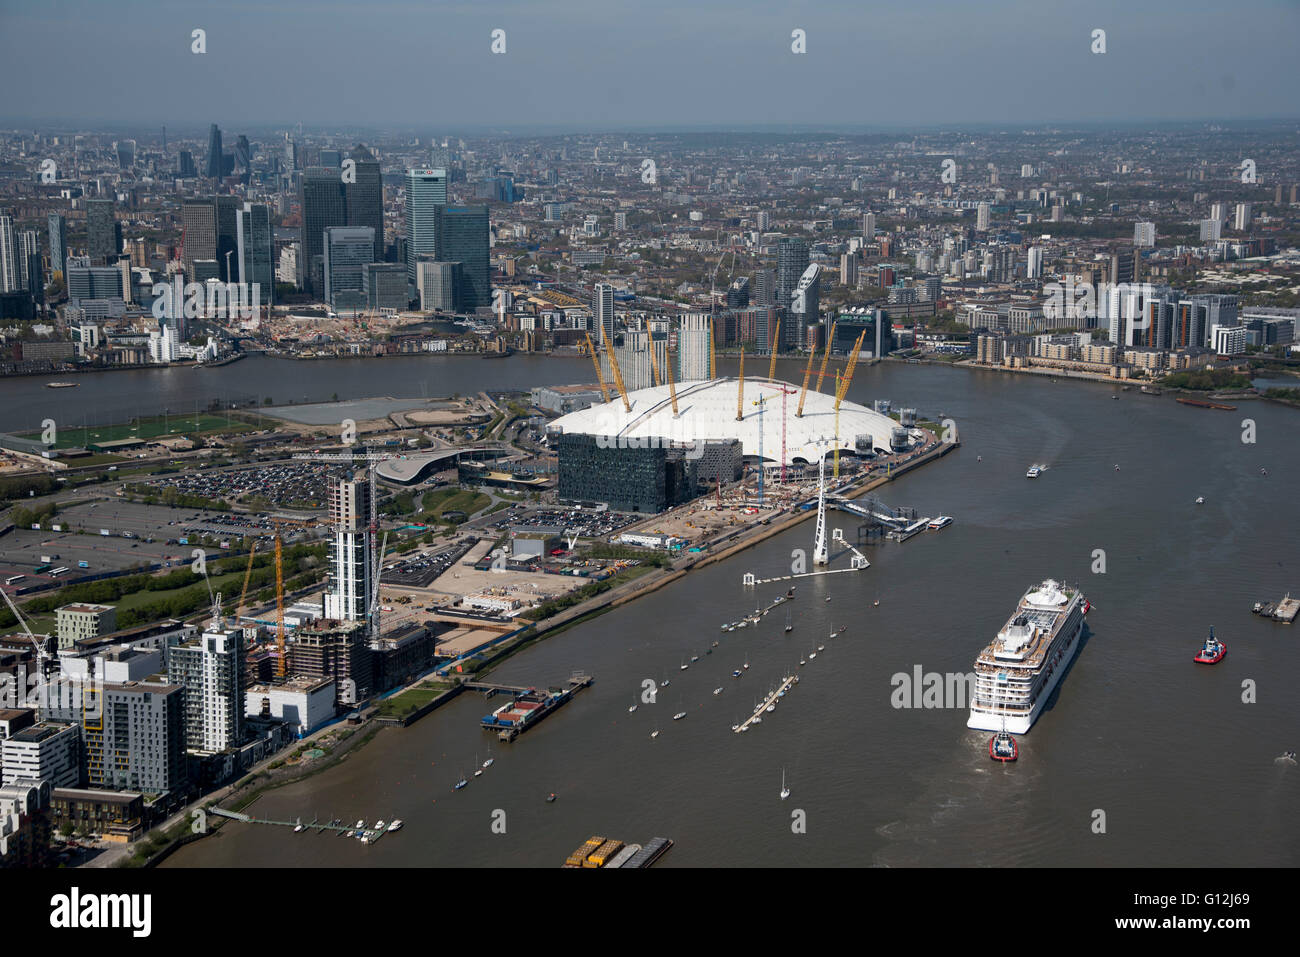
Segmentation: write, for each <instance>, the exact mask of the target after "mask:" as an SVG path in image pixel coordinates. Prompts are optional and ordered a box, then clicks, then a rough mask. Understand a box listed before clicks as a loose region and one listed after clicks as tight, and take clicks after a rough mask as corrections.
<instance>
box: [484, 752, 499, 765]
mask: <svg viewBox="0 0 1300 957" xmlns="http://www.w3.org/2000/svg"><path fill="white" fill-rule="evenodd" d="M496 762H497V759H496V758H494V757H492V752H491V751H489V752H488V759H487V760H486V761H484V762H483V767H484V768H490V767H492V765H494V764H496Z"/></svg>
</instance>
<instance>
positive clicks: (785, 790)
mask: <svg viewBox="0 0 1300 957" xmlns="http://www.w3.org/2000/svg"><path fill="white" fill-rule="evenodd" d="M789 796H790V789H789V788H788V787H786V786H785V768H782V769H781V800H782V801H784V800H785V799H786V798H788V797H789Z"/></svg>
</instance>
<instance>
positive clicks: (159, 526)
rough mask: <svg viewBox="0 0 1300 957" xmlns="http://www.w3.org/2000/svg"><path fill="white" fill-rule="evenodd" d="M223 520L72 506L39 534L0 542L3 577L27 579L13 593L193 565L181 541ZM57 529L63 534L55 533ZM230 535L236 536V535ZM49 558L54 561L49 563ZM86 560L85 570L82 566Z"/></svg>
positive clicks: (20, 531) (133, 507) (107, 504)
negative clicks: (46, 570)
mask: <svg viewBox="0 0 1300 957" xmlns="http://www.w3.org/2000/svg"><path fill="white" fill-rule="evenodd" d="M218 517H220V516H217V515H214V513H210V512H197V511H195V510H194V509H183V508H168V507H166V506H148V505H142V504H139V503H132V502H125V501H121V500H119V499H112V500H108V501H99V502H88V503H84V504H79V505H72V506H68V507H65V508H64V509H62V510H61V511H60V512H59V514H58V515H56V516H54V518H53V519H52V520H50V521H48V522H46V523H44V527H43V528H41V529H40V530H35V529H30V528H16V529H14V530H13V531H12V532H10V533H9V534H8V535H5V536H4V537H2V538H0V578H3V579H8V578H12V577H14V576H16V575H23V576H24V577H23V578H22V579H21V580H20V581H18V582H15V583H14V584H12V585H10V586H7V587H6V589H5V590H6V591H8V592H9V593H10V594H13V593H14V592H15V591H17V590H19V589H25V588H30V587H31V586H32V585H39V584H42V583H49V582H56V581H58V582H67V581H69V580H73V579H77V578H83V577H86V576H88V575H98V574H102V573H104V572H114V571H123V570H126V569H133V568H140V569H141V570H143V569H145V568H148V567H151V566H153V565H161V566H163V567H167V563H169V562H170V563H171V567H176V566H177V565H181V564H188V562H189V561H190V551H191V549H190V547H189V546H184V545H181V544H180V543H179V539H181V538H188V537H189V531H190V528H191V526H192V525H196V524H203V523H204V521H205V520H208V521H210V520H211V519H212V518H218ZM196 519H197V521H196ZM55 525H57V526H59V528H60V529H61V530H60V531H55V530H54V528H53V526H55ZM103 531H107V532H108V534H107V535H104V534H102V532H103ZM215 534H223V533H221V532H216V533H215ZM230 534H232V537H233V535H234V533H230ZM128 536H129V537H128ZM45 557H48V558H49V559H50V561H48V562H46V561H44V560H43V559H44V558H45ZM82 562H85V563H86V567H84V568H83V567H81V563H82ZM41 565H49V566H51V568H50V570H53V569H54V568H66V569H67V571H66V572H65V573H63V574H62V575H59V576H58V577H57V578H55V577H53V576H51V575H49V574H48V573H40V574H38V573H37V572H36V571H35V569H36V568H37V567H38V566H41Z"/></svg>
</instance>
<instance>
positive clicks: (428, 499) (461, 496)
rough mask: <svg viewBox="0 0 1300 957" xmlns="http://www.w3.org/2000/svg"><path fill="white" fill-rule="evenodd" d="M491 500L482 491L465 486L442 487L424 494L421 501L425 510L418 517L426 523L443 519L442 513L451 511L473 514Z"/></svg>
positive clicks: (418, 519)
mask: <svg viewBox="0 0 1300 957" xmlns="http://www.w3.org/2000/svg"><path fill="white" fill-rule="evenodd" d="M490 501H492V500H491V499H490V498H489V497H488V496H486V495H484V494H483V493H482V492H474V491H471V490H470V489H464V488H442V489H438V491H436V492H429V493H428V494H427V495H425V496H424V499H423V501H422V502H421V505H422V506H423V511H421V512H420V514H419V515H418V516H417V517H416V519H417V521H420V522H425V523H428V522H438V521H441V520H442V513H443V512H449V511H460V512H464V513H465V514H466V515H473V514H474V513H475V512H477V511H478V510H479V509H481V508H483V507H485V506H486V505H487V504H488V502H490Z"/></svg>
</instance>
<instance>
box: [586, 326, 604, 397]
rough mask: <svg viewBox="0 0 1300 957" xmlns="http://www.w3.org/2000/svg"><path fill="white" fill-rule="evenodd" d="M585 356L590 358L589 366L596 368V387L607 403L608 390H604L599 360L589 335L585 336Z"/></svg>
mask: <svg viewBox="0 0 1300 957" xmlns="http://www.w3.org/2000/svg"><path fill="white" fill-rule="evenodd" d="M586 335H587V355H589V356H591V364H592V365H594V366H595V367H596V385H598V386H600V397H601V398H602V399H604V400H605V401H606V402H608V401H609V390H608V389H606V388H605V377H604V376H602V375H601V374H600V359H599V358H598V357H597V355H596V347H595V346H594V345H592V342H591V333H590V332H588V333H587V334H586Z"/></svg>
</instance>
